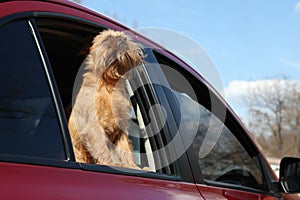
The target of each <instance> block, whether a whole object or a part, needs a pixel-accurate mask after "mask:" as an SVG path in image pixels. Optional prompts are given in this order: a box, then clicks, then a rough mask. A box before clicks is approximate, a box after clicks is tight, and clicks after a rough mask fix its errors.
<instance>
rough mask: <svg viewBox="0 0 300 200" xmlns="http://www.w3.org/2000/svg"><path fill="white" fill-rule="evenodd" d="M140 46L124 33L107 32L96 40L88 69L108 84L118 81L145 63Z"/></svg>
mask: <svg viewBox="0 0 300 200" xmlns="http://www.w3.org/2000/svg"><path fill="white" fill-rule="evenodd" d="M143 57H144V55H143V51H142V47H141V45H140V44H138V43H136V42H134V41H133V40H132V39H131V38H130V37H129V36H127V35H126V34H125V33H124V32H120V31H114V30H105V31H102V32H100V34H99V35H97V36H96V37H95V38H94V41H93V45H92V47H91V48H90V54H89V61H88V69H89V70H93V71H94V72H95V73H96V75H97V77H98V78H102V79H104V80H105V81H106V82H110V83H113V82H116V81H118V80H119V79H120V78H121V77H122V76H123V75H124V74H125V73H126V72H128V71H129V70H130V69H131V68H133V67H135V66H137V65H138V64H139V63H141V62H143Z"/></svg>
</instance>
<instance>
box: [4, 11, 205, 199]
mask: <svg viewBox="0 0 300 200" xmlns="http://www.w3.org/2000/svg"><path fill="white" fill-rule="evenodd" d="M37 16H38V17H37ZM18 20H19V15H16V16H15V18H13V16H11V17H10V20H9V21H6V22H5V23H2V24H3V25H2V26H3V27H5V26H6V25H7V26H9V25H10V24H11V23H12V22H13V21H18ZM101 20H103V19H101ZM22 21H23V26H24V29H26V30H27V35H28V41H30V42H31V46H32V48H34V51H35V55H36V57H35V58H33V56H32V55H28V52H27V53H26V54H25V56H26V59H27V60H28V61H29V62H30V63H39V64H40V66H39V69H40V71H41V73H42V74H41V76H43V77H44V85H46V86H47V87H46V86H45V87H46V88H44V90H43V91H44V92H46V91H48V95H49V99H50V100H51V101H52V102H53V103H52V104H51V105H52V107H51V108H52V113H51V114H48V112H50V111H48V110H47V111H45V117H49V116H51V117H52V120H53V121H55V122H56V123H57V125H56V126H54V125H49V126H51V128H53V129H54V128H56V129H55V131H53V130H52V129H50V128H49V129H48V127H46V128H45V127H44V128H42V131H41V132H43V134H47V136H45V137H43V139H42V140H43V142H44V143H41V142H40V141H39V140H38V141H36V142H35V144H37V145H38V147H36V151H37V152H38V153H41V152H43V151H46V153H49V152H50V153H49V154H51V153H53V154H54V153H56V152H57V151H58V150H57V149H55V152H54V151H53V152H52V150H51V148H54V147H56V146H57V145H59V144H60V143H59V142H57V140H58V139H56V140H53V139H52V138H51V137H52V134H54V133H53V132H55V133H57V135H58V137H59V139H60V142H61V143H62V145H61V146H62V148H63V150H61V151H62V152H61V151H59V152H57V153H56V154H55V155H58V156H60V157H59V159H56V158H52V157H50V158H49V159H48V157H47V159H46V158H45V155H44V154H42V153H41V155H39V154H38V156H36V157H38V158H36V159H37V161H36V160H35V159H33V160H32V159H31V161H30V159H29V160H27V159H26V158H27V157H25V158H24V155H23V154H24V151H23V150H20V155H21V156H20V157H21V158H20V160H18V159H13V158H11V159H10V158H9V159H8V158H7V157H5V156H2V161H3V162H2V163H1V173H0V174H1V175H0V176H1V177H2V178H1V180H8V181H7V183H5V182H3V181H2V182H1V186H3V187H2V188H1V190H2V192H1V194H3V195H4V196H5V197H7V198H11V199H18V198H26V199H27V198H28V199H45V198H48V199H68V198H69V199H89V198H92V199H124V198H125V199H142V198H143V199H182V198H183V199H202V198H201V195H200V193H199V191H198V189H197V187H196V186H195V185H194V184H193V181H192V180H193V179H192V175H191V170H190V168H189V165H188V161H187V157H186V155H184V156H182V157H181V158H180V160H179V161H177V160H173V162H169V161H170V152H169V151H170V150H171V149H172V148H174V146H172V147H170V149H166V150H162V151H159V150H160V149H161V148H163V146H164V144H167V143H168V129H167V125H166V126H165V127H164V128H163V129H164V130H163V131H161V132H160V133H159V134H156V133H154V131H155V130H157V129H156V128H155V126H156V125H157V124H160V123H161V121H160V120H159V119H161V118H160V117H159V116H156V117H157V118H153V119H152V123H151V125H149V126H146V133H147V134H148V137H147V138H149V141H148V139H144V138H138V139H136V140H135V141H134V140H132V143H133V146H134V147H135V149H134V150H135V151H136V154H137V156H136V160H137V164H139V165H145V166H148V167H151V172H145V171H141V170H133V169H125V168H120V167H119V168H118V167H110V166H102V165H96V164H89V163H78V162H76V160H75V158H74V153H73V150H72V144H71V140H70V136H69V133H68V127H67V120H68V116H69V113H70V109H72V94H73V92H74V91H75V93H76V88H75V89H74V88H73V86H74V84H75V85H76V84H77V83H78V82H77V81H79V82H80V80H78V79H77V75H78V72H79V73H80V70H82V69H83V68H82V66H83V65H84V60H85V56H86V50H87V49H88V47H89V45H90V42H91V41H92V39H93V37H94V36H95V35H96V34H97V33H98V32H99V31H101V30H104V29H106V28H107V27H105V26H103V25H102V24H95V23H94V22H93V23H90V24H89V23H88V22H87V21H86V20H82V19H80V18H79V17H76V18H75V17H73V16H69V15H65V14H58V13H51V12H49V11H48V12H46V13H43V12H39V13H38V12H35V13H34V15H33V13H26V14H24V15H23V16H22ZM13 32H14V33H15V35H16V37H17V34H20V32H16V31H13ZM10 33H11V32H8V33H6V38H10V39H11V40H13V39H14V38H13V36H12V35H13V34H12V35H11V34H10ZM7 44H9V43H7ZM11 44H16V43H11ZM17 47H19V46H17V45H16V46H15V45H13V46H11V47H10V48H9V49H12V52H13V51H14V49H15V48H17ZM23 51H25V52H26V48H23ZM22 53H24V52H22ZM29 58H31V59H29ZM24 59H25V58H24ZM32 59H33V60H32ZM17 61H18V62H21V60H16V62H17ZM22 66H23V65H22ZM28 66H30V64H24V66H23V70H25V71H26V72H27V73H28V75H26V76H24V78H27V79H30V80H31V81H33V82H35V81H36V80H37V75H35V73H34V71H32V70H30V69H27V68H26V67H28ZM2 68H3V67H2ZM31 73H32V75H33V76H30V75H31ZM29 74H30V75H29ZM147 77H148V75H147V72H146V71H142V72H141V73H140V72H139V73H138V74H137V77H136V79H135V80H132V81H131V83H130V84H131V85H134V84H137V85H144V82H149V81H147V80H148V78H147ZM141 81H142V82H141ZM35 84H36V85H34V88H32V89H35V88H38V87H42V85H40V83H39V82H36V83H35ZM79 85H80V83H79ZM146 85H147V86H145V87H144V86H141V87H138V88H136V91H135V90H134V97H132V98H136V99H137V100H136V102H137V104H138V105H139V109H140V110H141V111H140V113H141V115H142V116H143V117H142V120H143V121H144V123H145V124H146V125H147V123H146V120H147V119H146V118H148V119H150V116H149V115H148V113H146V112H147V108H150V107H151V105H152V104H156V103H158V102H156V97H155V96H156V95H155V93H154V92H153V89H152V86H151V84H146ZM132 87H133V86H132ZM31 92H32V93H33V90H31ZM148 100H149V101H148ZM49 109H50V108H49ZM132 109H134V108H132ZM145 109H146V110H145ZM135 112H136V111H134V112H133V116H135ZM135 117H136V116H135ZM37 120H38V121H39V120H40V119H37ZM40 121H41V120H40ZM40 121H39V122H40ZM45 121H46V122H48V121H50V120H49V119H45ZM35 123H37V122H36V120H34V121H33V122H31V124H33V125H34V124H35ZM29 124H30V123H29ZM16 127H18V126H17V125H16ZM135 127H137V126H135ZM137 128H138V130H136V131H137V132H139V133H140V131H141V130H140V128H141V127H140V126H138V127H137ZM24 132H25V133H26V135H24V138H27V137H28V135H30V134H31V132H26V130H24ZM152 132H153V133H152ZM15 135H16V137H18V133H17V132H15ZM49 135H50V136H49ZM152 136H153V137H152ZM16 137H15V138H16ZM1 141H3V143H7V145H8V146H10V144H11V142H12V141H10V140H1ZM17 141H18V140H17ZM30 144H31V143H30ZM30 144H28V145H29V146H30ZM48 146H49V149H48V148H47V147H48ZM50 147H51V148H50ZM56 148H58V147H56ZM3 149H4V148H3ZM3 151H4V150H3ZM46 153H45V154H46ZM149 154H150V156H149ZM143 155H144V156H143ZM34 156H35V155H33V157H34ZM9 157H11V156H9ZM45 159H46V161H45ZM8 161H11V162H8ZM16 163H18V164H16ZM20 163H22V164H20ZM29 164H30V165H29ZM186 166H187V167H186ZM183 169H185V170H183ZM16 174H18V176H16ZM14 185H16V186H17V188H14V187H13V186H14ZM13 189H15V190H16V191H17V192H11V191H12V190H13Z"/></svg>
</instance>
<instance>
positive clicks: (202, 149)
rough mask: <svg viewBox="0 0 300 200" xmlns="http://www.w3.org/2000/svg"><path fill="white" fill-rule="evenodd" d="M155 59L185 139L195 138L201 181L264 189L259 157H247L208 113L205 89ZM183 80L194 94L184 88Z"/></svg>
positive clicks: (164, 60)
mask: <svg viewBox="0 0 300 200" xmlns="http://www.w3.org/2000/svg"><path fill="white" fill-rule="evenodd" d="M157 58H158V61H159V63H160V64H161V68H162V70H163V72H164V74H165V76H166V78H167V80H168V82H169V85H170V87H171V89H172V90H173V93H174V96H175V98H176V99H177V103H178V106H179V107H180V110H181V112H180V119H181V123H183V124H184V127H185V129H184V130H185V131H184V134H185V136H184V137H187V138H190V137H191V135H192V137H194V139H193V142H192V143H191V147H192V152H193V155H194V156H195V158H196V160H197V163H198V168H199V169H198V172H199V173H201V176H202V179H203V180H207V181H212V182H219V183H221V182H223V183H227V184H233V185H239V186H245V187H251V188H254V189H262V190H263V189H265V187H266V186H265V183H264V178H263V173H262V171H261V168H260V164H259V161H258V156H257V155H250V153H249V152H248V151H247V149H245V148H244V146H243V145H242V143H241V142H240V141H239V140H238V139H237V138H236V136H235V134H234V133H233V132H232V131H231V130H230V129H229V128H228V127H227V126H226V125H225V124H224V122H222V121H221V120H219V118H218V117H217V116H215V115H214V114H213V113H212V112H211V111H210V110H209V109H210V108H209V107H210V106H211V105H210V101H211V100H210V96H209V92H208V90H207V88H206V87H205V86H203V85H202V83H200V81H198V80H193V79H192V78H191V75H190V74H189V73H188V72H186V71H184V70H183V69H182V68H181V67H180V66H179V65H177V64H175V63H173V62H171V61H170V60H169V59H167V58H165V57H162V56H161V55H159V54H157ZM186 77H189V78H186ZM178 80H181V81H178ZM184 81H186V82H187V83H186V85H189V86H191V87H192V88H193V91H191V88H188V87H185V83H184ZM193 92H194V95H193ZM204 105H205V106H204ZM237 134H242V133H241V132H239V133H237Z"/></svg>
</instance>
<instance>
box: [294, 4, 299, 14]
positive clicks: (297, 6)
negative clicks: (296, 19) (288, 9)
mask: <svg viewBox="0 0 300 200" xmlns="http://www.w3.org/2000/svg"><path fill="white" fill-rule="evenodd" d="M294 10H295V11H296V12H300V1H298V2H297V4H296V5H295V7H294Z"/></svg>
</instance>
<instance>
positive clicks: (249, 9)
mask: <svg viewBox="0 0 300 200" xmlns="http://www.w3.org/2000/svg"><path fill="white" fill-rule="evenodd" d="M82 4H83V5H85V6H87V7H89V8H92V9H94V10H96V11H98V12H100V13H104V14H106V15H108V16H111V17H113V16H118V18H119V19H120V21H121V22H122V23H124V22H125V24H126V25H128V26H132V25H133V24H134V23H135V22H137V24H138V27H139V28H143V27H158V28H165V29H171V30H174V31H178V32H180V33H182V34H184V35H186V36H187V37H190V38H192V39H193V40H194V41H196V42H197V43H198V44H199V45H201V46H202V47H203V48H204V49H205V51H206V52H207V54H208V55H209V56H210V58H211V59H212V61H213V62H214V64H215V66H216V69H217V70H218V72H219V74H220V76H221V79H222V82H223V86H224V88H225V89H227V91H228V90H230V87H231V86H232V85H234V84H232V83H238V81H242V82H243V83H245V82H253V81H257V80H261V79H266V78H274V77H275V78H277V77H287V78H289V79H293V80H294V79H295V80H300V1H299V0H289V1H284V0H277V1H274V0H272V1H271V0H263V1H262V0H227V1H219V0H209V1H207V0H206V1H204V0H189V1H185V0H164V1H162V0H151V1H136V0H132V1H122V0H102V1H95V0H82ZM238 85H239V84H235V88H231V89H233V90H237V91H238V90H239V89H240V90H242V89H243V88H242V87H241V88H236V86H238ZM237 91H234V92H235V93H237ZM229 95H230V92H229ZM237 98H238V97H237ZM228 100H229V101H231V102H230V103H231V104H232V107H233V108H234V109H235V110H236V112H239V109H240V108H241V107H239V106H238V105H235V104H236V102H234V101H235V100H234V99H233V98H231V97H228Z"/></svg>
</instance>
